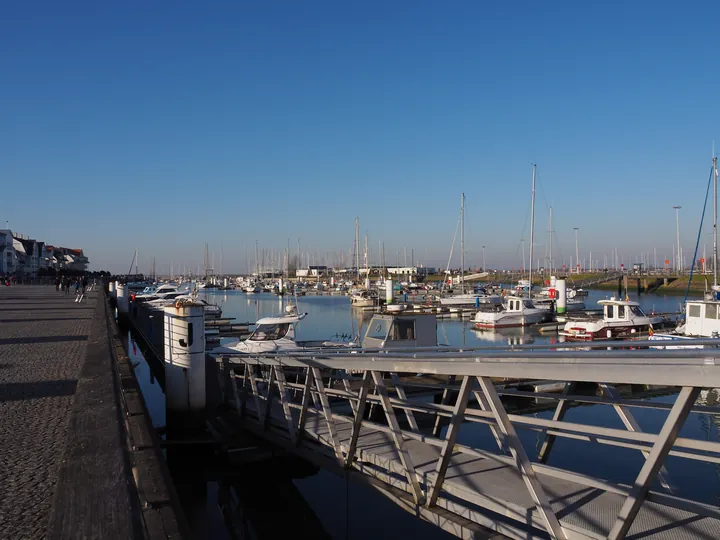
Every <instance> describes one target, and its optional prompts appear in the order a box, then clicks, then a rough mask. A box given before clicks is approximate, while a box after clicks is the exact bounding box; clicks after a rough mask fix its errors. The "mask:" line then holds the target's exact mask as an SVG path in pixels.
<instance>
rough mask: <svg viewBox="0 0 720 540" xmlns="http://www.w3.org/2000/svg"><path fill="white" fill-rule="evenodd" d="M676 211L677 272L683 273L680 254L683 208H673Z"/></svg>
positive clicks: (678, 206)
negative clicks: (681, 214) (681, 210)
mask: <svg viewBox="0 0 720 540" xmlns="http://www.w3.org/2000/svg"><path fill="white" fill-rule="evenodd" d="M673 208H674V209H675V224H676V227H677V272H678V274H679V273H681V272H682V255H681V254H680V209H681V208H682V206H680V205H676V206H673Z"/></svg>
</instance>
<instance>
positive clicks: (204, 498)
mask: <svg viewBox="0 0 720 540" xmlns="http://www.w3.org/2000/svg"><path fill="white" fill-rule="evenodd" d="M610 295H611V293H606V292H604V291H602V292H601V291H591V294H590V296H589V297H588V298H586V299H585V303H586V306H587V307H588V308H596V307H597V300H600V299H603V298H607V297H609V296H610ZM203 296H204V297H205V298H206V299H207V300H208V301H211V302H214V303H217V304H220V305H222V307H223V316H227V317H235V318H236V319H237V321H238V322H254V321H255V320H257V319H258V318H259V317H264V316H271V315H276V314H278V313H281V312H282V311H283V309H284V306H285V303H286V302H287V299H284V298H283V297H277V296H274V295H272V294H268V293H259V294H252V295H248V294H245V293H242V292H238V291H204V292H203ZM630 296H631V299H636V298H635V297H634V295H630ZM681 302H682V298H681V297H677V296H669V297H664V296H655V295H649V296H642V297H641V298H640V303H641V306H642V307H643V309H644V310H646V311H653V310H654V311H656V312H676V311H678V309H679V306H680V303H681ZM299 309H300V311H301V312H307V313H308V316H307V317H306V318H305V319H304V320H303V321H302V322H301V323H300V325H299V326H298V337H299V339H327V338H330V337H332V336H335V335H345V336H349V335H357V334H358V333H362V330H363V329H364V325H365V324H367V321H368V320H369V318H370V316H371V314H370V313H367V312H365V313H364V312H362V311H359V310H355V309H351V307H350V302H349V299H348V298H347V297H344V296H327V295H326V296H304V297H300V298H299ZM555 339H557V338H556V336H554V335H553V334H540V333H539V332H538V331H537V330H534V329H532V328H530V329H506V330H503V329H501V330H494V331H488V330H484V331H478V330H474V329H473V328H472V323H471V322H470V321H469V320H465V321H463V320H460V319H442V320H438V342H439V343H447V344H449V345H467V346H472V345H482V344H502V343H548V342H551V341H552V340H555ZM129 345H130V347H129V348H130V353H131V357H132V359H133V361H134V364H136V368H135V369H136V373H137V375H138V378H139V380H140V384H141V387H142V390H143V394H144V396H145V399H146V400H147V402H148V406H149V408H150V412H151V414H152V417H153V424H154V425H155V426H157V427H161V426H163V425H164V424H165V403H164V396H163V393H162V389H161V388H160V386H159V384H158V383H157V381H156V380H155V379H153V377H152V372H151V369H150V367H149V365H148V363H147V362H146V361H145V359H144V357H143V355H142V351H141V350H140V347H139V346H138V345H137V344H136V343H135V342H134V340H133V339H132V337H131V338H130V341H129ZM701 399H702V400H703V402H705V403H707V404H708V405H716V404H717V402H718V401H720V397H719V396H718V390H717V389H712V390H710V391H705V392H703V394H702V396H701ZM673 400H674V396H664V397H659V398H654V399H653V401H659V402H668V403H671V402H672V401H673ZM633 414H634V415H635V418H636V420H637V421H638V423H639V424H640V427H641V428H642V429H643V430H644V431H647V432H651V433H658V432H659V430H660V428H661V426H662V422H663V421H664V418H665V415H666V413H664V412H662V411H657V410H650V409H633ZM535 416H536V417H538V418H551V417H552V412H551V411H545V412H540V413H536V414H535ZM566 420H567V421H569V422H578V423H587V424H593V425H599V426H605V427H613V428H618V429H623V424H622V422H621V421H620V419H619V417H618V416H617V414H616V413H615V411H614V409H613V408H612V407H608V406H584V407H575V408H572V409H570V410H569V412H568V414H567V416H566ZM719 421H720V418H713V417H708V416H706V415H696V414H693V415H691V417H690V419H689V420H688V421H687V422H686V425H685V426H684V427H683V430H682V432H681V433H680V436H685V437H692V438H700V439H705V440H711V441H718V440H720V438H719V432H718V423H719ZM519 434H520V437H521V439H522V441H523V444H524V445H525V447H526V449H527V451H528V454H529V455H530V457H531V458H535V457H536V456H537V450H538V449H539V447H540V444H541V443H542V440H541V438H540V437H539V436H538V435H537V434H535V433H533V432H531V431H527V430H521V431H519ZM459 438H460V441H461V442H462V443H464V444H468V445H472V446H474V447H477V448H482V449H486V450H489V451H496V448H497V447H496V446H495V442H494V439H493V438H492V436H491V434H490V431H489V428H488V427H487V426H485V425H482V424H463V427H462V429H461V431H460V436H459ZM598 463H607V464H612V466H611V467H610V466H608V467H603V469H602V471H599V470H598ZM642 463H643V457H642V455H641V454H640V453H639V452H638V451H634V450H629V449H621V448H616V447H611V446H608V445H600V444H592V443H585V442H582V441H576V440H571V439H565V438H559V439H558V440H557V441H556V443H555V446H554V447H553V450H552V453H551V456H550V460H549V464H550V465H555V466H559V467H564V468H569V469H571V470H574V471H577V472H580V473H585V474H590V475H600V476H602V477H603V478H605V479H607V480H610V481H613V482H621V483H631V482H632V481H633V480H634V478H635V476H636V475H637V472H638V471H639V470H640V467H641V466H642ZM666 468H667V471H668V473H669V475H668V480H669V483H670V485H671V488H672V490H673V493H674V494H675V495H678V496H681V497H688V498H693V499H696V500H700V501H703V502H706V503H710V504H715V505H717V504H719V503H720V465H713V464H707V463H702V462H699V461H694V460H687V459H683V458H677V457H670V458H668V460H667V461H666ZM242 476H243V477H246V478H249V476H245V475H244V473H243V475H242ZM293 476H296V475H292V474H291V475H288V476H287V477H284V478H276V479H275V480H274V481H273V482H278V483H279V485H284V486H286V487H285V488H283V489H282V490H281V491H279V492H272V493H268V494H267V497H268V499H269V502H262V503H261V502H260V501H263V500H264V499H263V495H262V494H258V495H257V496H256V497H255V499H244V498H243V497H238V498H239V499H241V506H242V505H243V504H244V505H245V506H244V508H245V510H244V513H243V516H244V517H243V520H245V521H243V523H245V527H244V528H243V527H240V528H241V529H242V531H241V532H240V533H238V527H239V526H238V525H237V522H235V523H234V524H233V525H229V524H228V517H227V514H223V513H222V512H221V511H220V504H221V502H222V501H223V500H225V499H226V497H224V495H223V494H225V493H227V492H228V487H227V486H228V485H227V483H226V482H224V481H223V480H222V479H221V480H220V481H213V482H207V483H206V484H204V485H203V486H202V487H203V488H204V489H200V490H199V491H198V490H197V489H196V492H197V493H196V496H195V500H194V501H193V502H192V503H188V504H192V506H193V508H192V509H191V510H190V509H189V510H188V511H189V513H190V514H191V515H192V516H193V519H192V520H191V521H192V523H193V524H194V526H195V529H196V530H197V531H200V530H203V531H204V536H205V537H208V538H210V537H212V538H263V535H262V534H261V531H259V530H258V529H257V528H253V527H252V524H250V525H251V526H249V527H247V521H252V518H253V516H257V515H259V516H261V519H263V520H267V519H282V516H283V513H282V512H280V513H279V515H277V516H274V517H273V514H272V512H271V511H270V510H269V508H268V506H271V507H273V508H275V509H276V510H277V508H282V506H283V505H282V504H278V502H279V501H278V497H286V498H287V501H286V504H287V505H291V506H292V507H293V508H298V507H301V508H302V509H303V511H304V512H307V513H308V515H311V516H312V519H314V520H318V523H320V524H321V525H320V526H321V527H322V529H324V531H325V532H326V533H327V535H329V536H330V537H332V538H358V539H359V538H367V537H371V536H372V537H375V538H391V537H397V536H398V535H403V536H404V535H410V536H411V537H414V538H420V539H434V538H449V537H450V536H449V535H447V534H446V533H443V532H442V531H440V530H438V529H436V528H435V527H433V526H430V525H428V524H426V523H423V522H421V521H420V520H417V519H415V518H413V517H412V516H410V515H409V514H407V513H406V512H404V511H403V510H400V509H399V508H398V507H396V506H395V505H394V504H393V503H391V502H389V501H387V500H386V499H385V498H384V497H383V496H382V495H380V494H378V493H377V492H375V491H374V490H373V489H372V488H369V487H364V486H359V485H357V484H356V483H352V482H346V481H345V479H344V478H341V477H337V476H335V475H333V474H331V473H328V472H326V471H322V470H320V471H314V472H313V473H312V474H309V475H302V476H304V477H303V478H293ZM261 481H264V479H263V480H261ZM232 484H233V488H234V489H235V491H236V492H239V493H244V491H243V490H244V487H247V488H248V489H250V490H253V491H255V490H256V485H257V484H252V485H246V484H243V483H242V481H238V480H237V479H234V480H233V481H232ZM657 487H658V486H656V488H657ZM283 494H285V495H283ZM297 497H301V499H298V498H297ZM243 500H244V502H242V501H243ZM299 500H302V504H298V501H299ZM254 506H261V508H260V510H259V514H258V511H257V508H256V509H255V510H253V507H254ZM198 516H199V517H198ZM303 519H306V518H303Z"/></svg>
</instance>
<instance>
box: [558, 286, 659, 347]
mask: <svg viewBox="0 0 720 540" xmlns="http://www.w3.org/2000/svg"><path fill="white" fill-rule="evenodd" d="M598 304H600V305H601V306H602V308H603V316H602V317H601V318H598V317H588V318H573V319H571V320H569V321H568V322H567V323H565V327H564V328H563V330H562V331H561V332H560V335H562V336H565V337H566V338H568V339H570V340H577V341H593V340H598V339H623V338H631V337H636V336H637V334H641V333H648V332H650V330H651V329H652V327H653V325H658V326H660V325H664V324H666V323H667V319H666V318H664V317H660V316H654V317H650V316H648V315H646V314H645V312H643V310H642V309H641V308H640V304H638V303H637V302H633V301H630V300H627V299H626V300H618V299H616V298H614V297H613V298H610V299H609V300H600V301H599V302H598Z"/></svg>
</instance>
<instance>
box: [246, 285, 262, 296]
mask: <svg viewBox="0 0 720 540" xmlns="http://www.w3.org/2000/svg"><path fill="white" fill-rule="evenodd" d="M243 290H244V291H245V292H246V293H250V294H253V293H259V292H262V289H261V288H260V286H259V285H255V284H253V285H246V286H245V287H243Z"/></svg>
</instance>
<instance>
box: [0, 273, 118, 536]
mask: <svg viewBox="0 0 720 540" xmlns="http://www.w3.org/2000/svg"><path fill="white" fill-rule="evenodd" d="M74 300H75V296H74V295H73V294H71V295H69V296H65V295H63V294H62V293H59V292H57V291H55V287H54V286H22V285H16V286H13V287H4V286H2V287H0V538H1V539H6V538H8V539H9V538H13V539H14V538H33V539H35V538H45V537H47V536H48V526H49V523H50V519H51V514H52V511H53V500H54V495H55V492H56V490H57V489H56V488H57V487H58V481H59V478H60V471H61V469H62V468H63V466H64V464H63V459H64V457H65V451H66V447H67V444H66V441H67V436H68V425H69V420H70V418H71V411H72V406H73V402H74V399H75V395H76V390H77V387H78V380H79V378H80V377H81V370H82V368H83V365H84V363H85V358H86V353H87V351H88V343H89V341H90V340H91V330H92V329H93V320H94V319H95V320H96V324H95V328H96V330H95V331H96V332H97V327H98V324H99V322H100V321H99V320H98V319H99V317H101V316H102V315H103V314H104V311H103V310H102V309H98V310H97V311H96V307H102V306H100V305H98V304H99V294H98V293H97V292H94V293H90V295H89V299H88V300H87V301H86V302H83V303H81V304H78V303H75V302H74ZM103 324H104V322H103ZM106 339H107V338H106ZM50 535H51V536H54V535H53V533H52V531H51V532H50Z"/></svg>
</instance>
